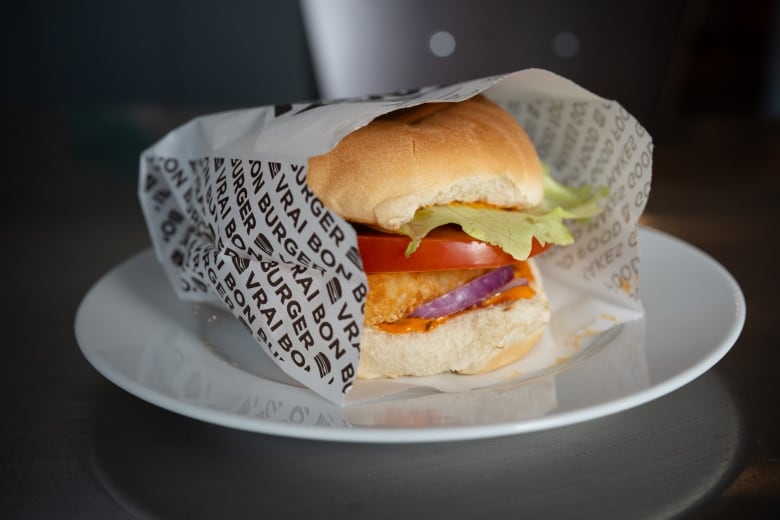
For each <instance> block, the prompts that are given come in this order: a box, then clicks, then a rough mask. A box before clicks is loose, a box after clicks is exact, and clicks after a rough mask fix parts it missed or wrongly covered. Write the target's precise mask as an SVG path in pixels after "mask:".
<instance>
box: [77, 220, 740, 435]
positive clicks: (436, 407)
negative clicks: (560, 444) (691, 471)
mask: <svg viewBox="0 0 780 520" xmlns="http://www.w3.org/2000/svg"><path fill="white" fill-rule="evenodd" d="M640 240H641V242H642V277H641V280H640V291H641V294H642V302H643V303H644V306H645V319H644V320H641V321H637V322H632V323H628V324H624V325H622V326H620V327H618V328H617V330H613V331H611V332H609V333H607V334H605V335H604V336H603V337H601V338H599V341H597V342H596V343H595V344H593V345H591V346H589V347H588V348H587V352H586V354H585V355H582V356H579V357H578V358H577V359H575V360H572V361H570V362H568V363H566V364H563V365H560V366H558V367H557V368H556V369H555V370H551V371H548V372H547V373H544V374H539V375H536V376H534V377H532V378H527V379H520V380H515V381H510V382H507V383H504V384H501V385H499V386H493V387H490V388H482V389H478V390H472V391H469V392H462V393H455V394H452V393H439V392H434V391H425V390H424V389H414V390H411V391H406V392H402V393H398V394H394V395H391V396H389V397H387V398H384V399H381V400H378V401H371V402H367V403H363V404H356V405H353V406H347V407H340V406H337V405H334V404H332V403H329V402H327V401H325V400H324V399H322V398H321V397H319V396H317V395H315V394H314V393H313V392H311V391H309V390H308V389H306V388H303V387H301V386H300V385H298V384H296V383H295V382H294V381H293V380H291V379H290V378H288V377H287V376H286V375H284V374H283V373H282V372H281V371H280V370H279V369H278V368H277V367H276V366H275V365H274V364H273V363H272V362H271V361H270V360H268V359H267V358H266V357H265V355H264V354H262V353H260V352H258V351H256V349H259V347H258V346H256V344H254V343H253V342H252V340H251V339H250V340H249V341H247V339H248V338H247V335H246V333H245V331H244V330H243V328H242V327H241V326H240V325H239V324H238V323H237V321H236V320H234V319H232V318H231V317H229V316H227V315H226V314H223V313H221V312H219V311H215V310H213V309H212V308H211V307H208V306H197V305H191V304H186V303H182V302H180V301H178V300H177V299H176V297H175V296H174V294H173V292H172V290H171V288H170V286H169V284H168V282H167V280H166V279H165V277H164V275H163V273H162V270H161V269H160V267H159V266H158V264H157V261H156V260H155V259H154V256H153V254H152V253H151V251H146V252H144V253H141V254H139V255H137V256H135V257H133V258H130V259H129V260H127V261H126V262H124V263H122V264H121V265H119V266H118V267H116V268H115V269H114V270H113V271H111V272H109V273H108V274H107V275H106V276H104V277H103V278H102V279H101V280H100V281H99V282H98V283H97V284H96V285H95V286H94V287H93V288H92V289H91V290H90V291H89V293H88V294H87V295H86V296H85V298H84V300H83V301H82V303H81V306H80V308H79V310H78V313H77V315H76V324H75V328H76V337H77V339H78V342H79V345H80V347H81V349H82V352H83V353H84V355H85V356H86V358H87V359H88V360H89V361H90V363H91V364H92V365H93V366H94V367H95V368H96V369H97V370H98V371H99V372H100V373H101V374H103V375H104V376H105V377H106V378H108V379H109V380H111V381H113V382H114V383H115V384H117V385H118V386H120V387H121V388H123V389H125V390H127V391H128V392H130V393H131V394H134V395H136V396H138V397H140V398H141V399H144V400H146V401H148V402H150V403H154V404H156V405H158V406H161V407H163V408H166V409H168V410H171V411H174V412H177V413H180V414H182V415H185V416H189V417H193V418H196V419H200V420H203V421H207V422H211V423H215V424H220V425H224V426H228V427H233V428H239V429H244V430H250V431H255V432H262V433H269V434H275V435H284V436H290V437H300V438H310V439H321V440H338V441H355V442H424V441H449V440H460V439H475V438H484V437H494V436H500V435H510V434H517V433H523V432H530V431H537V430H543V429H547V428H553V427H558V426H563V425H569V424H574V423H577V422H581V421H585V420H590V419H594V418H597V417H602V416H605V415H608V414H612V413H616V412H619V411H622V410H626V409H628V408H631V407H634V406H637V405H640V404H643V403H646V402H648V401H650V400H652V399H655V398H658V397H660V396H662V395H665V394H667V393H669V392H671V391H673V390H675V389H677V388H679V387H681V386H682V385H684V384H686V383H688V382H690V381H691V380H693V379H694V378H696V377H698V376H699V375H701V374H702V373H704V372H705V371H707V370H708V369H709V368H710V367H712V366H713V365H714V364H715V363H716V362H717V361H718V360H719V359H721V358H722V357H723V356H724V355H725V354H726V352H728V350H729V349H730V348H731V347H732V346H733V345H734V343H735V342H736V340H737V337H738V336H739V333H740V331H741V330H742V326H743V324H744V321H745V301H744V297H743V295H742V292H741V290H740V288H739V286H738V285H737V283H736V282H735V280H734V279H733V278H732V277H731V275H730V274H729V273H728V272H727V271H726V270H725V269H723V267H721V266H720V265H719V264H718V263H717V262H715V261H714V260H713V259H712V258H710V257H709V256H707V255H705V254H704V253H702V252H701V251H699V250H697V249H695V248H693V247H692V246H690V245H688V244H686V243H684V242H682V241H680V240H678V239H675V238H673V237H670V236H669V235H665V234H663V233H660V232H657V231H653V230H648V229H641V230H640ZM358 384H360V382H358ZM356 388H357V387H356Z"/></svg>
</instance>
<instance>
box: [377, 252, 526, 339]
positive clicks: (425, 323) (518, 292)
mask: <svg viewBox="0 0 780 520" xmlns="http://www.w3.org/2000/svg"><path fill="white" fill-rule="evenodd" d="M514 271H515V272H514V277H515V278H526V279H527V280H528V281H529V282H533V280H534V278H533V274H532V273H531V266H529V265H528V262H518V263H516V264H514ZM535 294H536V291H534V290H533V289H532V288H531V287H530V285H520V286H517V287H512V288H510V289H508V290H506V291H502V292H500V293H496V294H493V295H492V296H488V297H487V298H485V299H484V300H482V301H481V302H479V303H477V304H475V305H473V306H471V307H469V308H468V309H464V310H462V311H459V312H456V313H453V314H450V315H447V316H442V317H440V318H410V317H406V318H401V319H400V320H397V321H394V322H392V323H379V324H377V325H376V326H377V328H378V329H379V330H381V331H383V332H388V333H391V334H404V333H406V332H427V331H429V330H432V329H433V328H435V327H438V326H439V325H441V324H442V323H444V322H445V321H447V320H449V319H450V318H454V317H455V316H458V315H459V314H461V313H464V312H468V311H470V310H474V309H481V308H485V307H490V306H492V305H501V304H504V303H509V302H513V301H515V300H521V299H523V298H533V296H534V295H535Z"/></svg>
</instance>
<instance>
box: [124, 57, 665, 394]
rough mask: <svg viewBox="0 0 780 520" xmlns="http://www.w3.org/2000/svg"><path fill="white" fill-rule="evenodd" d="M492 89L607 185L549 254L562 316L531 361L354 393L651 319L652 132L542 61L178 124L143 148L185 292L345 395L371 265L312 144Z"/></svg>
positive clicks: (492, 377)
mask: <svg viewBox="0 0 780 520" xmlns="http://www.w3.org/2000/svg"><path fill="white" fill-rule="evenodd" d="M481 92H482V93H484V94H485V95H486V96H487V97H489V98H491V99H493V100H494V101H496V102H498V103H499V104H501V105H502V106H503V107H504V108H506V109H507V110H508V111H509V112H510V113H512V114H513V115H514V116H515V117H516V118H517V119H518V120H519V121H520V123H521V124H522V125H523V126H524V128H525V129H526V131H527V132H528V134H529V136H530V137H531V140H532V141H533V142H534V144H535V146H536V148H537V151H538V152H539V155H540V157H541V158H542V160H543V161H545V162H546V163H547V164H548V165H549V166H550V167H551V169H552V174H553V176H554V177H556V178H557V179H558V180H559V181H561V182H563V183H565V184H569V185H573V186H577V185H581V184H584V183H587V184H590V185H592V186H596V187H599V186H607V187H609V189H610V196H609V198H608V200H607V201H606V204H605V208H604V212H603V213H602V214H600V215H599V216H597V217H595V218H593V219H591V220H590V221H589V222H587V223H576V222H574V223H572V224H571V229H572V233H573V234H574V236H575V239H576V242H575V244H574V245H572V246H569V247H558V248H553V249H551V250H549V251H548V252H546V253H545V254H544V255H542V256H541V257H540V258H539V265H540V268H541V271H542V277H543V280H544V283H545V287H546V289H547V292H548V295H549V297H550V300H551V305H552V311H553V317H552V320H551V323H550V327H549V331H548V333H547V334H545V337H544V338H543V339H542V341H541V342H540V344H539V345H538V346H537V347H536V348H535V349H534V351H532V353H531V354H530V355H529V356H527V358H526V359H524V360H521V361H520V362H518V363H516V364H514V365H510V366H509V367H505V368H504V369H501V370H499V371H496V372H494V373H491V374H487V375H483V376H473V377H472V376H469V377H464V376H455V375H449V374H447V375H442V376H434V377H428V378H405V379H402V380H396V381H394V382H393V383H394V384H391V385H386V384H382V383H380V384H378V385H376V384H375V385H371V384H370V382H363V381H361V382H360V386H361V389H360V394H361V397H360V398H357V397H355V398H353V399H358V400H366V399H370V398H373V397H376V396H378V395H384V394H387V393H389V392H393V391H396V388H408V387H409V385H426V386H431V387H433V388H437V389H439V390H442V391H459V390H465V389H470V388H476V387H483V386H489V385H491V384H494V383H496V382H506V381H507V380H508V379H512V378H517V377H520V376H524V375H525V376H527V375H529V374H532V373H540V372H542V371H544V370H545V369H546V368H549V367H550V366H552V365H554V364H556V363H560V362H561V360H563V359H568V358H571V357H573V356H576V355H577V354H578V353H580V352H581V351H582V350H583V349H584V348H585V346H586V345H587V343H588V341H589V340H590V339H591V338H594V337H597V336H598V335H599V334H600V333H603V332H604V331H607V330H609V329H611V328H613V327H615V326H617V325H619V324H621V323H624V322H627V321H631V320H635V319H637V318H639V317H641V316H642V305H641V301H640V299H639V295H638V291H637V288H638V277H639V244H638V241H637V230H636V226H637V222H638V219H639V215H640V214H641V212H642V210H643V209H644V206H645V204H646V201H647V196H648V194H649V189H650V178H651V166H652V140H651V138H650V136H649V135H648V134H647V132H646V131H645V130H644V128H642V126H641V125H640V124H639V123H638V122H637V121H636V120H635V119H634V118H633V117H632V116H631V115H630V114H628V113H627V112H626V111H625V109H623V107H621V106H620V105H619V104H618V103H616V102H614V101H607V100H604V99H602V98H599V97H597V96H595V95H594V94H592V93H590V92H588V91H586V90H584V89H582V88H581V87H579V86H577V85H576V84H574V83H572V82H571V81H569V80H566V79H564V78H562V77H560V76H557V75H555V74H552V73H550V72H547V71H544V70H539V69H530V70H524V71H519V72H516V73H513V74H509V75H504V76H494V77H489V78H482V79H478V80H472V81H467V82H464V83H460V84H457V85H450V86H446V87H431V88H425V89H420V90H418V91H416V92H412V93H407V94H404V95H392V96H382V97H377V98H371V99H360V100H349V101H332V102H331V101H321V102H315V103H302V104H295V105H277V106H267V107H259V108H254V109H247V110H239V111H233V112H226V113H220V114H214V115H208V116H204V117H200V118H196V119H194V120H192V121H190V122H189V123H187V124H185V125H183V126H182V127H180V128H178V129H176V130H174V131H172V132H171V133H169V134H168V135H167V136H165V137H164V138H163V139H162V140H160V141H159V142H158V143H156V144H155V145H154V146H152V147H151V148H149V149H148V150H146V151H145V152H144V153H143V154H142V156H141V161H140V179H139V195H140V200H141V207H142V209H143V213H144V216H145V218H146V222H147V225H148V228H149V232H150V236H151V240H152V244H153V247H154V250H155V253H156V255H157V258H158V260H159V261H160V263H161V265H162V266H163V268H164V270H165V273H166V275H167V276H168V278H169V279H170V281H171V283H172V285H173V287H174V290H175V291H176V294H177V296H178V297H179V298H180V299H182V300H184V301H189V302H198V303H210V304H214V305H218V306H221V307H224V308H226V309H227V310H228V311H229V312H231V313H232V314H233V315H234V316H235V317H236V318H237V319H238V320H239V321H240V322H241V323H242V324H243V325H244V326H245V327H246V329H247V331H248V332H247V337H250V336H251V337H252V338H254V340H255V341H256V343H257V350H258V355H263V354H262V353H260V352H259V351H260V350H263V351H265V353H266V354H268V355H269V356H270V357H271V358H272V359H273V360H274V361H275V362H276V364H277V365H278V366H279V367H280V368H281V369H282V370H283V371H284V372H285V373H287V374H288V375H289V376H291V377H293V378H294V379H296V380H297V381H299V382H301V383H302V384H304V385H306V386H307V387H309V388H310V389H312V390H314V391H315V392H317V393H318V394H320V395H321V396H323V397H325V398H326V399H328V400H330V401H333V402H336V403H343V402H344V399H345V396H346V395H347V393H348V391H349V390H350V388H352V387H353V383H354V382H355V374H356V371H357V366H358V363H359V362H360V350H359V344H360V334H361V331H362V322H363V311H362V306H363V303H364V301H365V296H366V290H367V284H366V276H365V274H364V273H363V271H362V269H361V266H360V256H359V254H358V249H357V243H356V236H355V233H354V231H353V230H352V228H351V226H350V225H349V224H348V223H346V222H345V221H344V220H343V219H341V217H339V216H338V215H336V214H335V213H333V212H331V211H330V210H328V209H327V208H325V207H324V206H323V205H322V203H321V202H320V201H319V200H318V199H317V198H316V197H315V196H314V195H313V194H312V192H311V191H310V190H309V189H308V187H307V185H306V165H307V162H308V158H309V157H311V156H314V155H320V154H323V153H326V152H327V151H329V150H330V149H331V148H332V147H333V146H335V145H336V143H337V142H338V141H339V140H340V139H341V138H342V137H343V136H345V135H346V134H348V133H349V132H351V131H354V130H356V129H357V128H360V127H361V126H364V125H366V124H368V123H369V122H370V121H371V120H372V119H374V118H375V117H377V116H379V115H381V114H384V113H387V112H390V111H392V110H396V109H399V108H406V107H411V106H415V105H418V104H421V103H426V102H431V101H453V102H454V101H462V100H464V99H467V98H469V97H472V96H474V95H476V94H478V93H481ZM364 383H366V384H364ZM399 385H400V386H399ZM372 386H373V387H372ZM353 399H351V400H353Z"/></svg>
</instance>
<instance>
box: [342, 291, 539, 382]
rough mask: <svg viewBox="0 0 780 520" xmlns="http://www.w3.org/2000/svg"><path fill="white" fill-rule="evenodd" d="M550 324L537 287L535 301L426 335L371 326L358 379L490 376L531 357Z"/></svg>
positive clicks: (479, 313) (484, 312)
mask: <svg viewBox="0 0 780 520" xmlns="http://www.w3.org/2000/svg"><path fill="white" fill-rule="evenodd" d="M538 280H539V278H538V277H537V282H538ZM549 321H550V305H549V302H548V300H547V296H546V295H545V294H544V291H543V290H542V287H541V284H540V283H537V284H536V294H535V295H534V296H533V297H532V298H524V299H520V300H515V301H512V302H508V303H505V304H500V305H494V306H491V307H486V308H481V309H476V310H473V311H469V312H465V313H463V314H460V315H458V316H455V317H453V318H450V319H449V320H447V321H445V322H444V323H442V324H440V325H439V326H437V327H435V328H434V329H432V330H430V331H427V332H407V333H400V334H394V333H388V332H384V331H382V330H379V329H378V328H376V327H373V326H371V325H366V326H365V327H364V328H363V336H362V340H361V342H360V365H359V366H358V372H357V377H358V378H359V379H375V378H380V377H400V376H426V375H433V374H440V373H443V372H457V373H459V374H480V373H484V372H489V371H491V370H495V369H497V368H500V367H503V366H506V365H508V364H510V363H512V362H514V361H516V360H518V359H520V358H521V357H523V356H524V355H526V354H527V353H528V352H529V351H530V350H531V348H533V346H534V345H536V343H537V342H538V341H539V340H540V339H541V337H542V334H543V333H544V330H545V328H546V326H547V323H548V322H549Z"/></svg>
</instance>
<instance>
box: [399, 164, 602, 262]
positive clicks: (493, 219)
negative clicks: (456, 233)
mask: <svg viewBox="0 0 780 520" xmlns="http://www.w3.org/2000/svg"><path fill="white" fill-rule="evenodd" d="M608 195H609V190H608V189H607V188H606V187H604V188H601V189H599V190H597V191H595V192H594V190H593V188H592V187H590V186H582V187H579V188H569V187H567V186H564V185H562V184H560V183H558V182H557V181H555V180H554V179H553V178H552V177H551V176H550V174H549V171H548V170H547V168H545V175H544V201H543V202H542V204H541V205H540V206H539V207H538V208H533V209H529V210H507V209H497V208H478V207H473V206H469V205H465V204H457V203H453V204H445V205H441V206H429V207H427V208H422V209H419V210H417V212H416V213H415V215H414V218H413V219H412V220H411V221H409V222H408V223H406V224H404V225H403V226H402V227H401V229H400V230H399V231H400V232H401V233H402V234H404V235H407V236H408V237H409V238H411V241H410V242H409V246H408V247H407V248H406V256H409V255H411V254H412V253H414V251H415V250H416V249H417V247H418V246H419V245H420V240H422V239H423V238H424V237H425V235H427V234H428V233H429V232H430V231H431V230H432V229H435V228H437V227H439V226H444V225H447V224H456V225H459V226H460V227H461V228H462V229H463V231H464V232H465V233H467V234H468V235H470V236H472V237H474V238H476V239H478V240H482V241H484V242H488V243H490V244H493V245H496V246H498V247H500V248H501V249H503V250H504V251H506V252H507V253H509V254H510V255H512V256H513V257H515V258H516V259H518V260H525V259H527V258H528V255H529V254H530V252H531V246H532V240H533V238H536V240H537V241H538V242H539V243H541V244H542V245H545V244H557V245H567V244H571V243H572V242H573V241H574V239H573V237H572V236H571V233H570V232H569V230H568V228H567V227H566V225H565V224H564V222H563V221H564V220H565V219H578V220H581V219H588V218H590V217H593V216H594V215H597V214H598V213H600V212H601V204H600V203H601V200H602V199H604V198H606V197H607V196H608Z"/></svg>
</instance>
